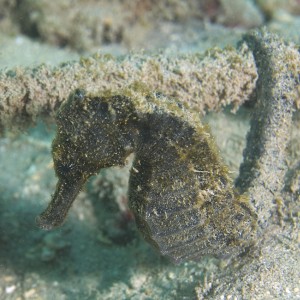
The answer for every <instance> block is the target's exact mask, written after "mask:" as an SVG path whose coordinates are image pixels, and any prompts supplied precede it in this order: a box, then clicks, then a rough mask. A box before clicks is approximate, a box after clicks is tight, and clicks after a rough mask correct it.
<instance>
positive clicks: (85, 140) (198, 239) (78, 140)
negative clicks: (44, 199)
mask: <svg viewBox="0 0 300 300" xmlns="http://www.w3.org/2000/svg"><path fill="white" fill-rule="evenodd" d="M57 124H58V131H57V136H56V138H55V140H54V142H53V146H52V149H53V150H52V152H53V159H54V166H55V171H56V174H57V176H58V178H59V181H58V184H57V188H56V192H55V194H54V196H53V199H52V201H51V203H50V205H49V207H48V208H47V210H46V211H45V212H43V213H42V214H41V215H40V217H38V224H39V225H40V226H41V227H42V228H45V229H51V228H53V227H55V226H59V225H60V224H61V223H62V222H63V221H64V219H65V217H66V214H67V212H68V210H69V208H70V206H71V204H72V202H73V201H74V199H75V198H76V196H77V194H78V192H79V190H80V188H81V187H82V185H83V184H84V183H85V181H86V180H87V179H88V178H89V177H90V176H92V175H94V174H96V173H98V172H99V170H100V169H101V168H105V167H110V166H115V165H123V164H124V162H125V160H126V158H127V157H128V155H129V154H130V153H132V152H134V154H135V157H134V162H133V166H132V169H131V172H130V179H129V192H128V195H129V204H130V207H131V209H132V211H133V213H134V215H135V219H136V223H137V226H138V228H139V230H140V231H141V233H142V235H143V236H144V238H145V239H146V240H147V241H149V242H150V243H151V244H152V245H154V246H155V247H156V248H157V249H158V250H159V251H160V252H161V253H162V254H163V255H166V256H167V257H169V258H170V259H171V260H173V261H174V262H176V263H178V262H181V261H183V260H188V259H192V260H196V259H198V258H200V257H201V256H203V255H205V254H212V255H224V254H225V255H226V254H237V253H240V252H241V251H242V250H243V249H244V247H246V246H248V245H249V244H251V243H252V242H253V238H254V233H255V226H256V214H255V213H254V212H253V210H252V209H251V207H250V206H249V204H248V199H247V198H246V197H245V196H240V195H238V194H237V192H236V191H235V190H234V189H233V184H232V180H231V179H230V177H229V176H228V170H227V168H226V167H225V166H224V165H223V164H222V162H221V160H220V158H219V155H218V151H217V148H216V147H215V145H214V142H213V139H212V137H211V136H210V133H209V132H208V130H207V128H206V127H205V126H203V125H202V124H201V122H200V120H199V118H198V116H197V115H196V114H195V113H193V112H190V111H188V110H187V109H185V108H184V107H182V106H181V104H179V103H177V102H176V101H173V100H170V99H168V98H166V97H164V96H163V95H160V94H158V93H151V92H149V91H146V90H145V89H142V90H140V89H139V90H134V89H130V90H129V89H128V90H123V91H122V93H121V94H120V95H114V94H110V93H109V92H106V93H102V94H101V95H100V94H98V95H96V96H93V95H87V94H85V92H84V91H82V90H77V91H75V92H74V93H73V94H71V96H70V97H69V99H68V101H67V102H66V103H65V104H64V105H63V106H62V107H61V109H60V110H59V112H58V114H57Z"/></svg>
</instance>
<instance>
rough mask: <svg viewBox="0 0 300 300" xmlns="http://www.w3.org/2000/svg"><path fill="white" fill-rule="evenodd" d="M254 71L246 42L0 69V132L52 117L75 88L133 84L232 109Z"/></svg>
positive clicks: (198, 105)
mask: <svg viewBox="0 0 300 300" xmlns="http://www.w3.org/2000/svg"><path fill="white" fill-rule="evenodd" d="M256 80H257V72H256V67H255V63H254V59H253V55H252V52H251V51H249V49H248V47H247V46H246V44H244V45H242V46H241V47H240V48H239V49H234V48H227V49H224V50H220V49H216V48H215V49H210V50H209V51H207V52H206V53H205V54H204V55H202V54H201V55H200V54H198V53H196V54H190V55H182V56H177V57H174V56H168V55H166V54H159V55H152V56H151V55H147V54H135V55H128V56H126V57H124V58H123V59H121V58H120V59H116V58H114V57H112V56H109V55H95V56H93V57H88V58H82V59H81V60H80V61H79V62H69V63H64V64H61V65H60V66H58V67H51V66H46V65H41V66H38V67H35V68H21V67H18V68H16V69H13V70H2V71H1V72H0V131H1V130H3V129H6V128H8V129H21V130H24V129H26V127H28V126H31V125H33V124H34V123H35V122H36V120H37V119H43V120H49V119H50V120H53V116H54V115H55V112H56V111H57V109H58V108H59V106H60V105H61V103H63V102H64V101H65V100H66V99H67V98H68V95H69V94H70V93H71V92H72V91H74V90H75V89H76V88H83V89H85V90H87V92H92V91H94V90H103V91H104V90H111V91H113V92H116V93H117V92H118V91H119V90H120V89H122V88H126V87H128V86H130V85H131V84H133V83H134V82H141V83H144V84H147V86H148V88H149V89H150V90H153V91H160V92H162V93H163V94H164V95H166V96H168V97H172V98H176V99H177V100H178V101H179V102H184V103H187V104H188V105H189V106H190V107H191V109H194V110H195V111H197V112H199V113H200V114H204V113H205V111H212V110H220V109H221V108H222V107H224V106H226V105H228V104H231V105H232V106H233V109H237V108H238V107H239V106H240V105H241V104H242V103H244V101H246V100H247V99H249V97H250V95H251V93H252V92H253V90H254V88H255V83H256Z"/></svg>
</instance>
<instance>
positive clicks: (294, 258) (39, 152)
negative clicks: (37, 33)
mask: <svg viewBox="0 0 300 300" xmlns="http://www.w3.org/2000/svg"><path fill="white" fill-rule="evenodd" d="M237 1H238V0H237ZM2 5H5V4H2ZM299 5H300V4H299ZM282 15H283V17H281V18H280V17H278V18H277V19H276V20H275V21H274V20H273V21H274V24H275V25H276V26H275V25H274V24H271V21H270V23H269V25H270V24H271V25H270V26H273V27H272V28H275V29H274V30H277V32H282V33H284V35H285V36H286V37H289V39H290V40H292V41H294V42H296V43H299V40H300V38H299V29H298V31H297V30H296V29H295V28H297V23H298V24H299V23H300V22H299V20H298V18H299V17H297V16H292V15H291V14H290V13H289V12H284V13H282ZM287 19H288V20H289V21H288V22H287V21H286V20H287ZM172 22H173V23H172ZM172 22H171V23H166V24H164V25H162V30H161V31H157V32H156V33H155V32H154V33H152V34H151V39H150V42H151V41H156V42H154V43H153V45H154V46H152V47H149V48H151V51H155V49H162V48H163V49H171V51H175V52H178V53H186V52H197V51H199V52H203V51H204V50H205V49H207V48H209V47H212V46H220V47H223V46H224V45H227V44H229V45H233V46H234V45H235V43H236V41H238V40H239V39H240V37H241V34H242V33H243V32H245V31H246V30H247V29H246V28H243V26H240V27H239V26H237V27H235V28H232V27H226V26H222V25H219V24H215V25H213V24H206V25H205V26H203V24H201V23H197V22H196V23H195V22H184V23H180V22H178V23H176V22H175V21H172ZM266 24H267V23H266ZM295 24H296V25H295ZM267 25H268V24H267ZM295 32H296V34H295ZM163 33H165V35H166V36H169V37H170V38H169V39H167V40H165V39H164V36H163ZM297 38H298V40H297ZM133 44H134V43H133ZM132 48H138V46H136V47H132ZM143 48H145V47H143ZM99 49H100V51H102V52H108V53H112V54H116V55H118V54H119V53H126V52H127V51H128V49H127V48H126V47H125V46H124V45H118V44H117V43H112V44H109V45H101V46H99ZM93 50H94V48H93ZM135 50H136V49H135ZM84 54H85V55H88V54H89V51H88V50H85V53H84ZM79 57H80V54H79V53H78V52H77V51H76V50H74V49H71V48H70V47H65V48H62V47H59V46H55V45H49V44H47V41H41V40H40V39H38V38H35V39H32V38H30V37H28V36H26V35H23V34H21V33H20V32H15V33H9V34H6V32H4V31H3V32H0V69H4V68H7V69H10V68H13V67H15V66H29V67H32V66H34V65H38V64H40V63H47V64H52V65H57V64H58V63H59V62H63V61H68V60H74V59H78V58H79ZM0 93H1V91H0ZM0 99H1V95H0ZM251 110H252V108H251V106H250V107H242V108H241V109H240V110H239V111H238V112H237V113H236V114H232V113H231V112H230V110H229V109H226V110H224V111H223V112H220V113H210V114H208V116H206V117H205V120H204V121H205V122H208V123H209V124H210V125H211V130H212V133H213V134H214V136H215V138H216V142H217V144H218V146H219V147H220V149H221V153H222V156H223V157H224V160H225V161H226V163H227V164H228V165H229V167H230V170H231V171H232V174H233V177H234V176H236V175H237V174H238V168H239V164H240V162H241V161H242V151H243V148H244V145H245V136H246V132H247V130H248V128H249V120H250V114H251ZM298 132H299V127H297V125H295V128H294V132H293V137H294V139H293V140H294V143H295V144H294V146H293V145H292V146H290V147H291V148H293V147H294V148H295V149H296V150H297V149H298V150H297V151H296V152H297V153H298V154H299V152H300V151H299V149H300V148H298V147H299V145H298V144H297V143H298V139H297V137H298ZM54 134H55V125H49V124H47V125H46V124H44V123H43V122H42V121H40V122H39V123H38V124H37V125H36V127H34V128H30V129H28V130H26V131H24V132H20V133H13V132H10V131H8V132H6V133H5V135H4V136H3V137H2V138H1V140H0V166H1V167H0V299H14V300H15V299H20V300H23V299H47V300H48V299H49V300H51V299H53V300H54V299H58V300H59V299H70V300H71V299H149V300H150V299H197V298H198V299H300V278H299V275H300V274H299V270H298V269H300V265H299V260H300V259H299V242H300V239H299V231H296V233H295V236H298V239H297V238H296V241H295V242H293V243H292V242H289V243H286V244H288V245H289V249H290V250H289V251H291V252H290V253H289V254H287V256H286V257H291V261H290V262H289V261H288V260H286V261H285V262H282V261H281V262H280V263H284V264H285V265H284V266H282V270H285V271H282V272H283V274H288V276H287V277H285V275H284V276H283V277H280V278H281V280H282V281H279V282H277V283H276V282H275V283H274V286H277V288H274V287H271V288H270V286H269V282H270V281H271V282H272V274H274V273H273V272H270V273H267V272H266V270H262V271H261V274H262V276H261V277H256V278H253V282H252V284H253V288H252V292H251V293H249V292H248V291H249V289H246V292H245V293H244V294H240V295H230V294H228V293H227V294H224V295H221V294H219V295H218V296H217V297H214V296H210V295H209V289H210V287H211V285H212V283H213V282H214V278H216V277H218V275H219V274H221V273H222V272H224V274H225V273H226V272H227V271H226V269H227V268H230V264H229V265H228V261H226V260H220V259H217V258H207V257H204V258H203V259H202V260H200V261H199V262H187V263H182V264H180V265H177V266H176V265H173V264H171V263H170V262H168V261H167V260H166V259H165V258H163V257H161V256H160V254H159V253H157V252H156V251H155V250H154V249H153V248H152V247H151V246H150V245H148V244H147V243H146V242H145V241H144V240H143V239H142V237H141V236H140V234H139V232H138V231H137V229H136V228H135V224H134V221H133V220H132V218H131V215H130V213H129V212H128V211H127V210H126V209H124V204H123V202H122V201H126V188H127V179H128V172H129V168H130V166H129V165H128V166H126V167H125V168H123V169H121V168H112V169H107V170H103V171H101V173H100V174H99V175H98V176H96V177H94V178H92V179H91V180H90V181H89V182H88V184H87V186H86V187H85V189H84V190H83V191H82V192H81V193H80V195H79V197H78V199H77V200H76V201H75V203H74V205H73V207H72V209H71V211H70V213H69V215H68V218H67V220H66V222H65V224H64V225H63V226H62V227H61V228H59V229H56V230H53V231H50V232H46V231H43V230H41V229H39V228H37V226H36V224H35V218H36V216H37V215H38V214H39V213H40V212H41V211H42V210H43V209H44V208H45V207H46V205H47V203H48V202H49V200H50V197H51V194H52V193H53V192H54V189H55V184H56V178H55V175H54V170H53V164H52V157H51V141H52V138H53V136H54ZM298 159H299V157H298ZM124 199H125V200H124ZM120 207H121V208H120ZM297 232H298V234H297ZM297 243H298V244H297ZM282 244H284V243H283V242H282ZM271 260H272V259H271ZM280 263H279V265H277V266H276V267H277V269H279V272H280V268H281V266H280ZM297 264H298V265H297ZM266 268H268V265H267V264H266ZM286 270H288V271H286ZM289 276H290V277H289ZM297 276H298V278H297ZM267 278H268V280H267ZM278 278H279V277H278V276H277V275H276V274H275V275H274V280H273V282H274V281H276V280H278ZM234 284H235V283H232V285H234ZM247 284H248V283H247ZM264 284H265V286H264ZM264 291H265V293H264Z"/></svg>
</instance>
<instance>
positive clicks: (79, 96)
mask: <svg viewBox="0 0 300 300" xmlns="http://www.w3.org/2000/svg"><path fill="white" fill-rule="evenodd" d="M73 97H74V100H75V101H78V102H81V101H83V99H84V97H85V91H84V90H83V89H76V90H75V92H74V96H73Z"/></svg>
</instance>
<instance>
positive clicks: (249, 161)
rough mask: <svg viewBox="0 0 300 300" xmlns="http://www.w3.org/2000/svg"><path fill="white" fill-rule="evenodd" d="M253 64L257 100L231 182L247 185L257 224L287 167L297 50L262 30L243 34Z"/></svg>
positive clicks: (266, 217) (263, 220)
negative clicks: (240, 156) (238, 170)
mask: <svg viewBox="0 0 300 300" xmlns="http://www.w3.org/2000/svg"><path fill="white" fill-rule="evenodd" d="M245 40H246V41H247V43H248V44H249V46H250V47H251V48H252V49H253V53H254V56H255V60H256V64H257V67H258V74H259V80H258V82H257V92H256V93H257V103H256V108H255V113H254V115H253V118H252V120H251V130H250V132H249V133H248V136H247V145H246V149H245V151H244V162H243V163H242V165H241V167H240V175H239V178H238V180H237V186H238V187H239V188H240V189H241V191H243V192H245V191H248V192H249V194H250V195H251V201H252V202H253V204H254V206H255V208H256V211H257V213H258V218H259V224H260V227H261V229H264V228H265V227H267V226H270V224H272V222H271V217H275V216H276V215H277V214H276V209H277V208H276V205H275V203H276V198H278V196H279V195H280V193H281V191H282V189H283V187H284V177H285V175H286V172H287V163H286V148H287V145H288V143H289V141H290V136H291V125H292V117H293V112H294V111H295V107H296V105H295V104H296V103H297V101H298V97H299V94H298V91H297V89H298V88H299V74H300V56H299V53H298V51H297V49H296V48H294V47H292V46H287V45H285V44H284V42H283V41H281V40H280V39H278V38H277V37H276V36H275V35H272V34H269V33H267V32H265V31H262V32H255V33H252V34H249V35H247V36H246V38H245Z"/></svg>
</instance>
